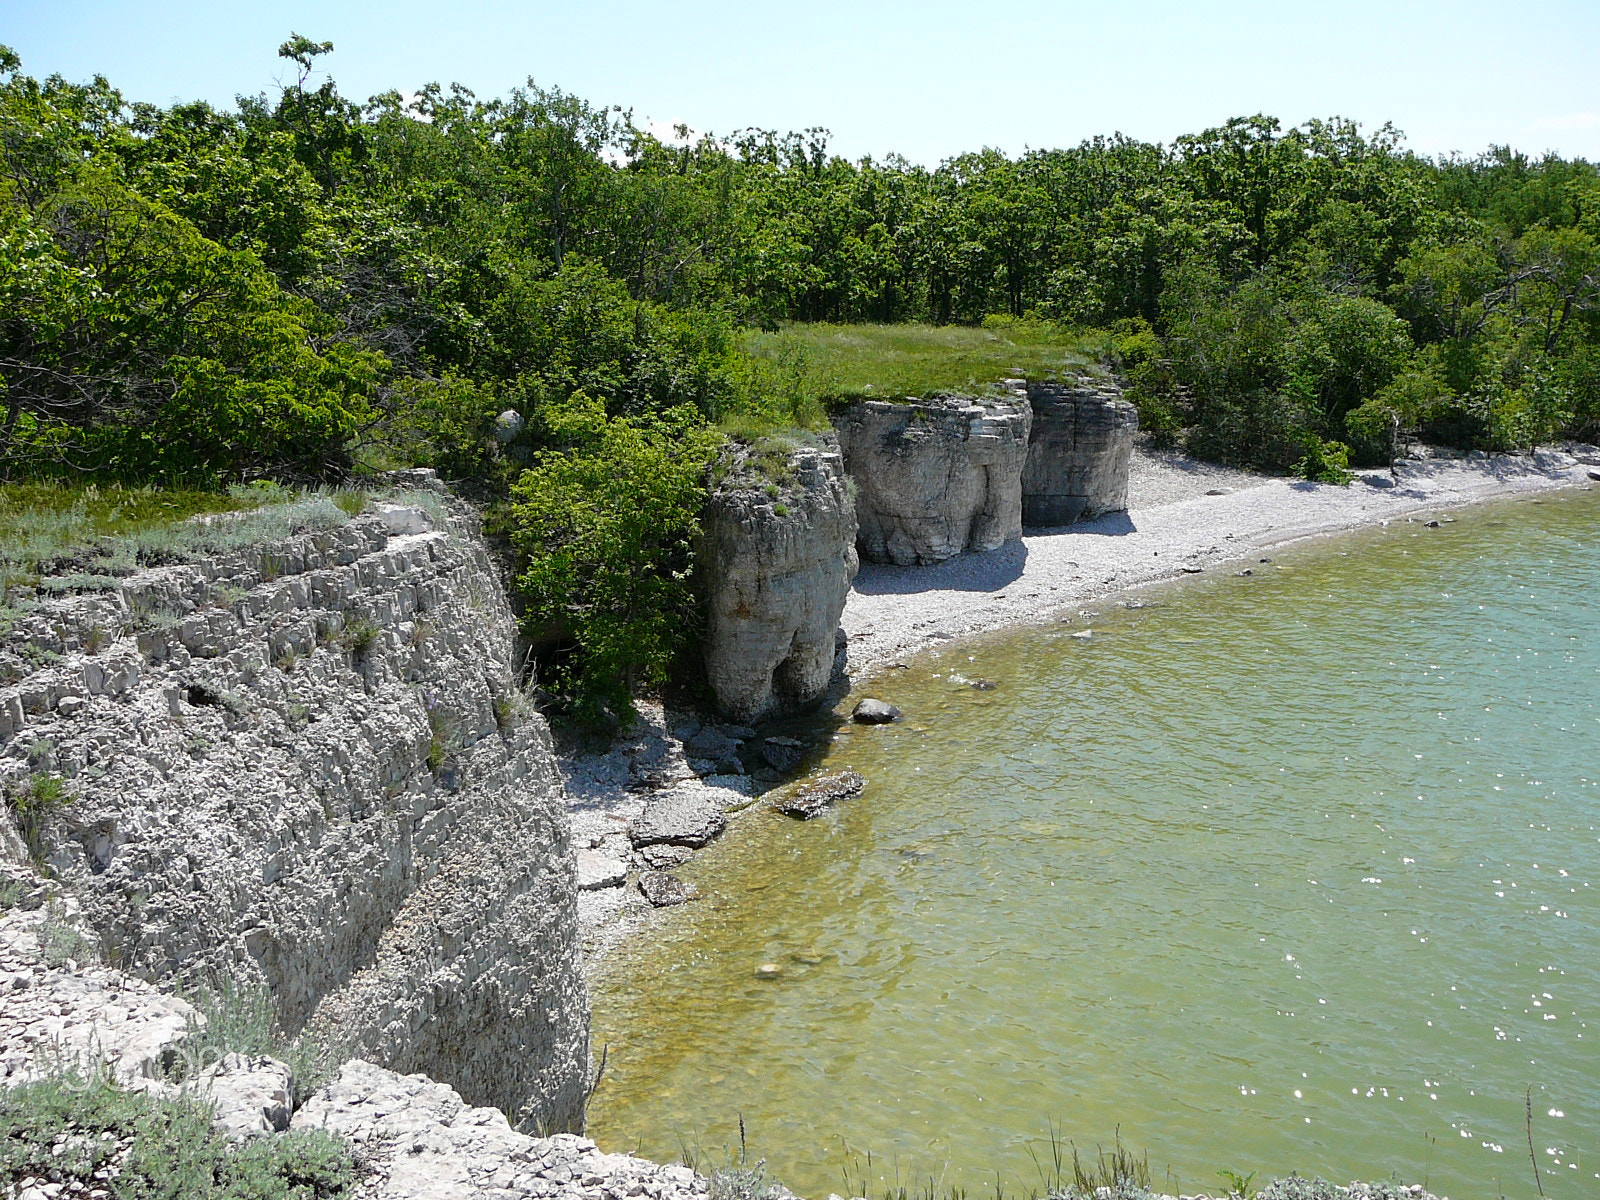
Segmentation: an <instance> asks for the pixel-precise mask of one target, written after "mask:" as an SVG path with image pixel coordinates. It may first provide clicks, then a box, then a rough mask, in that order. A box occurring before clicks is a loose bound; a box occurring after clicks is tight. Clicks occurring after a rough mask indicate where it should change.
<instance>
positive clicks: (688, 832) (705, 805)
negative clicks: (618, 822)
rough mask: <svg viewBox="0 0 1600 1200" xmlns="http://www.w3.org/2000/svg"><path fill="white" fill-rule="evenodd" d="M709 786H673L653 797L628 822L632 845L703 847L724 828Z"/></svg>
mask: <svg viewBox="0 0 1600 1200" xmlns="http://www.w3.org/2000/svg"><path fill="white" fill-rule="evenodd" d="M727 824H728V818H727V817H726V816H724V815H723V811H722V804H721V802H720V801H719V799H718V797H717V794H716V792H715V790H713V789H711V788H675V789H674V790H672V791H670V792H662V793H659V794H658V795H655V796H652V797H651V798H650V799H649V800H648V801H647V802H646V803H645V807H644V811H643V812H642V813H640V814H639V815H638V816H637V817H635V818H634V819H633V821H632V822H631V823H630V824H629V827H628V833H629V835H630V836H631V837H632V838H633V844H634V845H635V846H657V845H666V846H704V845H705V844H706V843H708V842H710V841H711V840H712V839H713V838H715V837H716V836H717V835H718V834H720V833H721V832H722V831H723V829H725V828H726V827H727Z"/></svg>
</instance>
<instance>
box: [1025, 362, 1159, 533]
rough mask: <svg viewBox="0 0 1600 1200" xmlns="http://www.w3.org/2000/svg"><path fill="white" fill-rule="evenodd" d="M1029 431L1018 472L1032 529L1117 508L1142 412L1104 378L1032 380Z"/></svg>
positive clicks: (1124, 499)
mask: <svg viewBox="0 0 1600 1200" xmlns="http://www.w3.org/2000/svg"><path fill="white" fill-rule="evenodd" d="M1028 400H1029V402H1030V403H1031V404H1032V405H1033V431H1032V433H1031V434H1030V436H1029V441H1028V462H1027V467H1026V469H1025V470H1024V472H1023V475H1022V519H1023V521H1024V522H1025V523H1026V524H1028V525H1030V526H1051V525H1070V524H1071V523H1072V522H1073V521H1078V520H1083V519H1085V518H1088V517H1097V516H1099V515H1100V514H1101V513H1108V512H1121V511H1123V510H1124V509H1126V508H1127V507H1128V464H1129V462H1130V461H1131V460H1132V458H1133V435H1134V434H1135V433H1137V432H1138V431H1139V415H1138V412H1137V411H1136V410H1135V409H1134V407H1133V405H1132V404H1129V403H1128V402H1127V401H1126V400H1124V399H1123V398H1122V390H1121V389H1120V388H1118V387H1117V385H1116V384H1115V383H1112V382H1111V381H1109V380H1095V381H1087V380H1085V381H1080V382H1078V383H1076V384H1070V383H1030V384H1029V385H1028Z"/></svg>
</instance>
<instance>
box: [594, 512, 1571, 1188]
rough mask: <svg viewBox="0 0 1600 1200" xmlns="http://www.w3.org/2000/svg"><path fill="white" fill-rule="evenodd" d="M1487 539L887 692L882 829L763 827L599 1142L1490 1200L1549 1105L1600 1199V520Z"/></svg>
mask: <svg viewBox="0 0 1600 1200" xmlns="http://www.w3.org/2000/svg"><path fill="white" fill-rule="evenodd" d="M1454 516H1455V520H1454V521H1453V523H1446V524H1444V525H1443V526H1441V527H1440V528H1438V529H1426V528H1423V527H1422V526H1421V525H1420V524H1416V523H1408V522H1401V523H1397V524H1393V525H1390V526H1388V527H1385V528H1383V529H1379V530H1375V531H1371V532H1368V533H1363V534H1359V535H1355V536H1351V537H1347V538H1343V539H1339V540H1337V541H1331V542H1327V543H1323V544H1320V545H1315V546H1310V547H1306V548H1302V549H1298V550H1295V551H1292V552H1276V553H1271V554H1270V555H1269V557H1270V558H1271V559H1272V560H1273V561H1272V562H1270V563H1261V564H1254V565H1253V568H1252V569H1253V571H1254V574H1253V575H1252V576H1250V577H1248V578H1245V577H1234V576H1231V575H1228V576H1223V577H1220V578H1216V579H1207V580H1203V581H1197V582H1192V583H1189V584H1187V585H1184V586H1176V587H1168V588H1164V589H1157V590H1152V591H1148V592H1145V593H1142V597H1143V598H1144V599H1146V600H1148V601H1149V606H1147V607H1144V608H1141V609H1137V610H1127V609H1124V608H1123V607H1122V606H1121V605H1120V604H1118V603H1114V602H1109V601H1108V602H1103V603H1101V604H1098V605H1090V606H1088V607H1090V608H1091V609H1098V612H1099V615H1098V616H1096V617H1093V618H1089V619H1085V618H1074V620H1073V622H1072V623H1071V624H1057V625H1052V626H1049V627H1045V628H1042V629H1040V628H1035V629H1027V630H1020V631H1012V632H1009V633H1006V634H1004V635H995V636H993V637H991V638H988V639H984V640H980V641H978V642H966V643H960V644H952V645H951V646H948V647H946V648H944V649H943V650H942V651H939V652H937V653H934V654H929V655H925V656H922V657H920V658H918V659H916V660H914V661H913V662H912V664H911V667H910V669H909V670H900V671H892V672H889V673H888V674H887V675H886V676H884V677H881V678H879V679H878V680H875V681H874V682H873V683H872V685H871V687H870V689H869V690H870V692H871V694H873V695H877V696H880V697H882V698H884V699H887V700H890V701H893V702H894V703H896V704H898V705H900V707H901V708H902V709H904V711H905V714H906V716H905V719H904V720H903V721H902V722H901V723H899V724H896V725H893V726H885V727H879V728H861V729H852V728H843V729H840V730H839V736H838V738H837V740H836V741H835V742H834V744H833V745H832V747H831V749H830V750H829V752H828V754H827V756H826V760H825V762H824V763H823V764H822V765H823V766H825V767H827V768H829V769H837V768H843V767H853V768H855V769H857V770H859V771H861V772H862V773H863V774H864V775H865V776H866V777H867V778H868V780H869V781H870V783H869V786H868V788H867V790H866V791H865V793H864V794H863V795H861V796H860V797H859V798H858V799H855V800H852V801H849V802H847V803H845V804H843V805H841V806H840V807H838V808H837V809H836V810H835V812H834V813H832V814H831V815H829V816H828V817H826V818H824V819H821V820H818V821H814V822H810V823H806V824H801V823H798V822H795V821H791V820H788V819H786V818H780V817H777V816H776V815H774V814H771V813H770V812H766V811H762V812H757V813H752V814H750V815H749V816H747V817H746V818H745V819H743V820H740V821H738V822H736V823H735V824H734V827H733V829H732V830H731V832H730V833H729V835H728V836H727V837H726V838H725V839H724V841H723V842H721V843H720V844H718V845H717V846H716V847H714V848H713V849H712V850H711V851H709V852H708V853H706V854H705V855H704V856H703V857H702V858H701V859H700V860H699V861H697V862H696V863H694V864H692V865H691V866H689V867H688V868H686V869H685V871H684V874H685V875H687V876H688V877H689V878H691V879H693V880H694V882H695V883H696V884H697V885H698V886H699V887H700V889H701V890H702V892H703V893H704V897H705V898H704V899H702V900H701V901H700V902H699V903H697V904H694V905H691V906H689V907H688V908H686V909H684V910H680V912H679V914H677V916H676V918H675V919H674V920H673V921H672V922H671V923H670V924H669V926H668V928H667V931H666V933H665V934H664V936H662V937H661V938H660V939H658V940H657V941H655V942H654V944H652V945H650V946H648V947H643V948H639V949H637V950H635V951H634V952H632V953H631V954H629V955H627V956H625V957H623V958H621V959H619V960H617V961H616V962H615V963H613V964H612V967H611V969H610V970H609V972H608V974H607V977H606V979H605V980H604V981H603V982H602V984H601V986H600V987H598V988H597V990H596V995H595V997H594V1004H595V1015H594V1021H595V1029H594V1044H595V1047H596V1050H597V1051H598V1049H599V1048H600V1046H601V1045H602V1044H607V1045H609V1065H608V1069H607V1072H606V1076H605V1079H604V1081H603V1083H602V1085H601V1087H600V1088H599V1091H598V1092H597V1094H596V1096H595V1100H594V1104H593V1107H592V1109H591V1121H590V1133H591V1135H592V1136H594V1137H595V1138H596V1139H597V1140H598V1141H599V1142H600V1144H601V1145H602V1146H603V1147H604V1148H606V1149H608V1150H613V1151H621V1150H637V1151H639V1152H640V1153H643V1154H646V1155H649V1156H651V1157H657V1158H665V1159H673V1158H676V1157H677V1156H678V1155H679V1154H680V1152H681V1151H682V1150H683V1149H684V1148H685V1147H688V1148H690V1149H691V1150H697V1151H698V1153H699V1156H700V1164H701V1165H702V1167H709V1166H714V1165H716V1164H718V1163H720V1162H722V1161H724V1157H725V1155H726V1154H727V1153H728V1152H729V1149H730V1148H732V1149H733V1150H734V1151H736V1149H737V1146H738V1139H739V1133H738V1122H739V1119H740V1117H741V1115H742V1117H743V1120H744V1123H745V1127H746V1130H747V1136H748V1144H749V1150H750V1153H751V1155H752V1157H754V1156H762V1157H765V1158H766V1160H767V1163H768V1165H769V1167H770V1168H771V1170H772V1171H773V1173H774V1174H775V1175H776V1176H777V1177H778V1178H779V1179H782V1180H783V1181H785V1182H786V1183H788V1184H789V1185H790V1186H791V1187H793V1188H795V1189H796V1190H797V1191H799V1192H801V1193H802V1194H804V1195H808V1196H813V1197H816V1196H825V1195H826V1194H827V1193H828V1192H829V1191H839V1192H843V1193H845V1194H847V1195H848V1194H852V1192H857V1193H858V1192H859V1191H861V1190H862V1185H863V1181H865V1182H867V1183H869V1184H871V1186H872V1188H873V1194H877V1189H878V1187H879V1185H880V1184H881V1183H893V1182H895V1181H896V1180H898V1181H899V1182H900V1183H903V1184H908V1185H920V1184H924V1183H926V1182H927V1180H929V1179H930V1178H932V1179H934V1180H936V1181H941V1182H942V1183H943V1184H945V1185H956V1186H962V1187H965V1188H966V1189H967V1191H968V1193H969V1194H974V1195H975V1194H980V1193H982V1194H988V1195H992V1194H993V1191H994V1186H995V1182H996V1179H997V1177H998V1179H999V1181H1000V1182H1001V1184H1002V1185H1003V1186H1004V1187H1005V1188H1006V1190H1007V1192H1008V1193H1014V1192H1015V1191H1019V1190H1022V1191H1025V1190H1027V1189H1028V1188H1029V1187H1037V1186H1039V1184H1040V1167H1041V1166H1043V1168H1044V1171H1045V1173H1046V1174H1048V1173H1049V1162H1050V1157H1051V1149H1050V1132H1051V1130H1052V1129H1054V1130H1055V1131H1056V1135H1057V1137H1058V1139H1059V1140H1060V1141H1061V1142H1067V1141H1070V1142H1072V1143H1074V1144H1075V1145H1076V1146H1077V1147H1079V1148H1080V1150H1083V1151H1086V1152H1087V1153H1088V1155H1089V1156H1090V1157H1092V1156H1093V1152H1094V1147H1095V1146H1096V1145H1097V1144H1100V1145H1106V1146H1109V1145H1110V1144H1111V1142H1112V1139H1113V1138H1114V1137H1115V1136H1118V1133H1119V1131H1120V1137H1121V1140H1122V1142H1123V1143H1124V1144H1125V1145H1127V1146H1129V1147H1133V1148H1135V1149H1137V1150H1140V1151H1143V1152H1146V1153H1147V1154H1148V1157H1149V1163H1150V1166H1151V1172H1152V1176H1153V1183H1154V1184H1155V1185H1156V1186H1158V1187H1163V1188H1165V1189H1166V1190H1169V1191H1173V1192H1176V1191H1179V1190H1182V1191H1198V1190H1207V1191H1220V1190H1223V1184H1222V1182H1221V1180H1220V1179H1219V1177H1218V1174H1217V1173H1218V1171H1220V1170H1223V1169H1228V1170H1233V1171H1238V1172H1240V1173H1245V1172H1249V1171H1259V1172H1261V1178H1265V1177H1267V1176H1269V1175H1273V1174H1287V1173H1288V1172H1289V1171H1291V1170H1298V1171H1299V1172H1301V1173H1302V1174H1308V1175H1309V1174H1321V1175H1323V1176H1324V1177H1327V1178H1331V1179H1335V1180H1337V1181H1340V1182H1348V1181H1349V1180H1350V1179H1352V1178H1357V1177H1360V1178H1376V1179H1384V1178H1389V1177H1390V1176H1391V1174H1394V1175H1398V1176H1399V1177H1400V1178H1401V1179H1403V1180H1404V1181H1407V1182H1411V1181H1416V1182H1424V1181H1426V1182H1427V1183H1428V1184H1429V1185H1430V1187H1431V1188H1432V1189H1433V1190H1435V1191H1438V1192H1444V1193H1448V1194H1449V1195H1451V1196H1452V1197H1454V1200H1467V1198H1470V1197H1483V1198H1485V1200H1487V1198H1490V1197H1498V1196H1500V1195H1501V1194H1502V1192H1504V1193H1505V1194H1506V1195H1508V1196H1513V1197H1517V1196H1533V1195H1536V1194H1537V1193H1536V1191H1535V1184H1534V1179H1533V1173H1532V1168H1531V1166H1530V1164H1529V1154H1528V1132H1527V1125H1526V1109H1525V1096H1526V1094H1527V1089H1529V1088H1531V1089H1532V1091H1531V1103H1532V1113H1533V1122H1532V1136H1533V1141H1534V1149H1535V1155H1536V1157H1537V1158H1538V1160H1539V1165H1540V1171H1541V1184H1542V1186H1543V1189H1544V1191H1545V1193H1546V1194H1547V1195H1549V1196H1551V1197H1561V1198H1576V1197H1595V1196H1600V928H1597V922H1600V896H1597V892H1600V886H1596V883H1597V880H1600V828H1597V827H1600V782H1597V781H1600V604H1597V600H1600V538H1597V537H1596V532H1597V531H1600V492H1576V493H1569V494H1563V495H1559V496H1551V497H1548V498H1545V499H1543V500H1541V501H1539V502H1531V501H1521V502H1508V503H1503V504H1499V505H1495V506H1489V507H1482V508H1477V509H1473V510H1470V511H1466V512H1461V513H1457V514H1454ZM1084 628H1088V629H1091V630H1092V631H1093V636H1092V637H1089V638H1086V639H1085V638H1073V637H1071V636H1070V635H1071V633H1073V632H1077V631H1080V630H1082V629H1084ZM952 672H954V673H957V674H959V675H961V676H965V677H969V678H984V679H990V680H994V681H996V682H997V683H998V686H997V687H996V688H995V689H994V690H992V691H979V690H975V689H974V688H972V687H970V686H967V685H966V684H963V683H961V682H959V681H952V679H951V674H952ZM846 711H847V710H846ZM764 962H775V963H778V964H780V965H781V966H782V968H783V974H782V976H781V977H780V978H778V979H776V980H770V981H769V980H764V979H759V978H757V976H756V974H755V971H756V968H757V966H758V965H759V964H761V963H764ZM868 1152H870V1153H871V1155H872V1159H871V1165H870V1167H869V1166H868V1163H867V1158H866V1156H867V1154H868ZM1258 1182H1259V1180H1258ZM847 1189H848V1190H847Z"/></svg>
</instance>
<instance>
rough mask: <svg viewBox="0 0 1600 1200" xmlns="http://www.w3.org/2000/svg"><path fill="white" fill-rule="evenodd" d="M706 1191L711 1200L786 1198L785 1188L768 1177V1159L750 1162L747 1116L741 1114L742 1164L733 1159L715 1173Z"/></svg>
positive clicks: (707, 1181) (708, 1180)
mask: <svg viewBox="0 0 1600 1200" xmlns="http://www.w3.org/2000/svg"><path fill="white" fill-rule="evenodd" d="M706 1190H707V1194H708V1200H779V1197H781V1196H783V1195H784V1194H785V1189H784V1187H783V1185H782V1184H780V1183H779V1182H778V1181H777V1180H776V1179H773V1178H772V1177H771V1176H769V1175H768V1174H767V1160H766V1159H764V1158H763V1159H757V1160H756V1161H755V1162H754V1163H751V1162H750V1152H749V1148H748V1147H747V1146H746V1145H745V1131H744V1114H743V1113H740V1114H739V1161H738V1162H737V1163H736V1162H734V1161H733V1159H732V1157H731V1156H730V1157H729V1160H728V1162H727V1163H726V1164H725V1165H724V1166H720V1167H717V1168H716V1169H715V1170H713V1171H712V1172H711V1177H710V1178H709V1179H707V1180H706Z"/></svg>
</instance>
